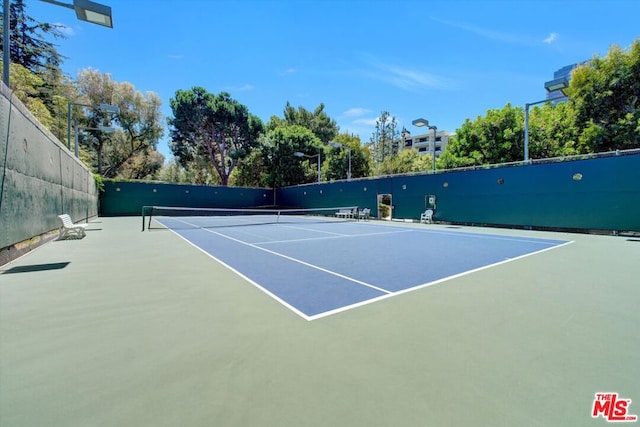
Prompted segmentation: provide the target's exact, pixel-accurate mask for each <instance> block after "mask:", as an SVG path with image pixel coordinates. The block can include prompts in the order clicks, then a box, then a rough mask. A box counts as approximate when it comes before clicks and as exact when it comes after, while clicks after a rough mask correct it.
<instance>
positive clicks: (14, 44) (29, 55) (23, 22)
mask: <svg viewBox="0 0 640 427" xmlns="http://www.w3.org/2000/svg"><path fill="white" fill-rule="evenodd" d="M26 9H27V7H26V4H25V2H24V0H12V1H11V3H10V7H9V14H10V15H9V37H10V41H11V43H10V46H9V57H10V58H11V63H12V64H19V65H22V66H23V67H24V68H26V69H28V70H30V71H31V72H33V73H39V72H41V71H43V70H45V69H48V68H51V67H55V68H58V69H59V67H60V64H61V62H62V57H61V56H60V55H59V54H58V51H57V50H56V48H55V45H54V44H53V43H51V42H50V41H48V40H46V38H45V37H47V36H48V37H53V38H54V39H60V38H64V35H63V34H62V32H61V31H60V30H59V27H60V26H59V25H54V24H48V23H42V22H37V21H36V20H35V19H33V18H31V17H30V16H29V15H27V11H26ZM3 13H4V10H3ZM3 18H4V16H3ZM2 22H4V20H0V24H1V23H2ZM3 36H4V33H3V32H2V31H0V46H1V45H2V42H3V41H4V40H3Z"/></svg>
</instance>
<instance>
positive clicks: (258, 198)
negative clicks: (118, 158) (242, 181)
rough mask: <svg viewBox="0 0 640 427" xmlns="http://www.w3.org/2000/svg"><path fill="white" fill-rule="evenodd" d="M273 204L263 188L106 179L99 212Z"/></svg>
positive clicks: (133, 212) (271, 192)
mask: <svg viewBox="0 0 640 427" xmlns="http://www.w3.org/2000/svg"><path fill="white" fill-rule="evenodd" d="M273 204H274V203H273V190H270V189H264V188H244V187H222V186H206V185H187V184H166V183H160V182H124V181H106V182H105V188H104V191H103V192H102V193H101V195H100V215H103V216H119V215H140V214H141V212H142V207H143V206H181V207H197V208H249V207H255V206H273Z"/></svg>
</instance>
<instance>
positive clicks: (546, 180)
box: [277, 152, 640, 231]
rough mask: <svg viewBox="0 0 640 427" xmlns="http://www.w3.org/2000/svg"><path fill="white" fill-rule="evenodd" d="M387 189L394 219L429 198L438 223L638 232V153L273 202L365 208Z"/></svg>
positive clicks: (366, 185) (326, 188) (286, 192)
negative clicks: (433, 199)
mask: <svg viewBox="0 0 640 427" xmlns="http://www.w3.org/2000/svg"><path fill="white" fill-rule="evenodd" d="M385 193H388V194H391V195H392V203H393V217H394V218H408V219H415V220H417V219H418V218H419V217H420V213H421V212H424V210H425V209H426V198H427V197H428V196H435V205H436V208H435V215H434V218H435V219H436V220H440V221H446V222H456V223H471V224H488V225H506V226H521V227H550V228H566V229H592V230H634V231H635V230H640V153H637V152H633V153H631V154H628V153H627V154H625V153H619V155H615V153H614V154H612V155H611V156H608V157H599V158H592V159H585V160H570V161H556V162H552V163H535V164H528V165H518V166H503V167H494V168H482V169H476V170H464V171H449V172H447V171H443V172H440V173H436V174H421V175H397V176H393V177H381V178H375V179H362V180H355V181H350V182H346V181H339V182H333V183H322V184H309V185H304V186H295V187H287V188H282V189H279V190H278V191H277V201H278V204H279V205H286V206H299V207H323V206H341V205H344V206H349V205H357V206H361V207H370V208H371V209H372V212H375V208H376V206H377V199H376V195H377V194H385Z"/></svg>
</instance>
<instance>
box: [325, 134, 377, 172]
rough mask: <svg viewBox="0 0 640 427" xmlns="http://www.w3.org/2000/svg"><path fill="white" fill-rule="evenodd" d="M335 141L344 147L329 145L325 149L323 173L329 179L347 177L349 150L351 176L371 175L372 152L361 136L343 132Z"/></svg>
mask: <svg viewBox="0 0 640 427" xmlns="http://www.w3.org/2000/svg"><path fill="white" fill-rule="evenodd" d="M334 141H335V142H337V143H339V144H341V145H342V146H343V147H342V148H341V147H333V146H331V145H327V147H326V150H325V158H326V161H325V162H324V171H323V175H324V177H325V179H327V180H334V179H345V178H346V177H347V172H348V170H349V151H350V152H351V178H359V177H363V176H369V174H370V172H371V153H370V152H369V150H368V149H366V148H365V147H363V146H362V143H361V142H360V138H359V137H357V136H355V135H349V134H348V133H341V134H340V135H338V136H337V137H335V138H334Z"/></svg>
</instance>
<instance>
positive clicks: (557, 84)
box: [544, 77, 569, 93]
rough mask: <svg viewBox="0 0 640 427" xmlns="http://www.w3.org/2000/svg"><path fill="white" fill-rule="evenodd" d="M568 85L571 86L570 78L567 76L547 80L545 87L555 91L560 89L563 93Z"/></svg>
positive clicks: (549, 90)
mask: <svg viewBox="0 0 640 427" xmlns="http://www.w3.org/2000/svg"><path fill="white" fill-rule="evenodd" d="M568 87H569V80H568V79H567V78H566V77H560V78H557V79H553V80H550V81H548V82H545V84H544V88H545V89H546V90H547V92H555V91H558V90H559V91H562V93H564V90H565V89H566V88H568Z"/></svg>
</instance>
